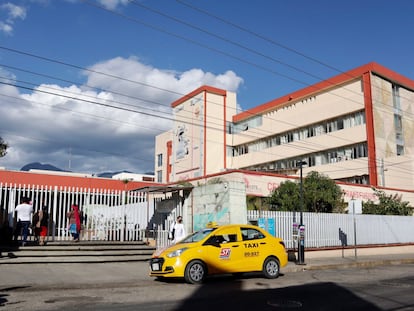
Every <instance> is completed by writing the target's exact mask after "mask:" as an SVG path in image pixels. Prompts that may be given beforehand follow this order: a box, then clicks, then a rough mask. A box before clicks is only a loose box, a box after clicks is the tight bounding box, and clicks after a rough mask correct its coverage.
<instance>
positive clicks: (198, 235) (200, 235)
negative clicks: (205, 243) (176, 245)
mask: <svg viewBox="0 0 414 311" xmlns="http://www.w3.org/2000/svg"><path fill="white" fill-rule="evenodd" d="M216 229H217V228H204V229H201V230H199V231H196V232H194V233H192V234H190V235H189V236H187V237H186V238H185V239H184V240H181V241H180V243H192V242H198V241H201V240H203V239H204V238H205V237H206V236H207V235H209V234H210V233H211V232H213V231H214V230H216Z"/></svg>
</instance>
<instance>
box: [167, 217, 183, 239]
mask: <svg viewBox="0 0 414 311" xmlns="http://www.w3.org/2000/svg"><path fill="white" fill-rule="evenodd" d="M170 234H172V237H173V243H177V242H179V241H181V240H182V239H184V238H185V237H186V235H187V234H186V232H185V228H184V224H183V217H181V216H178V217H177V221H176V222H175V223H174V224H173V225H172V226H171V228H170Z"/></svg>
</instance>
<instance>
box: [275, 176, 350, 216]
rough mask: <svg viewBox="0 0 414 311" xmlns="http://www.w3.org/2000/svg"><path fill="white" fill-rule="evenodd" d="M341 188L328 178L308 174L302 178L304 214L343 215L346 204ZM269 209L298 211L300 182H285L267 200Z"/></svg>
mask: <svg viewBox="0 0 414 311" xmlns="http://www.w3.org/2000/svg"><path fill="white" fill-rule="evenodd" d="M342 195H343V193H342V190H341V188H340V187H339V186H338V185H337V184H336V183H335V182H334V181H333V180H331V179H329V178H328V177H326V176H324V175H321V174H319V173H318V172H310V173H309V174H308V175H307V176H306V177H305V178H303V201H304V209H303V211H304V212H323V213H332V212H335V213H343V212H345V207H346V204H345V203H344V202H343V199H342ZM268 204H269V206H270V207H271V209H275V210H280V211H299V210H300V180H298V181H297V182H292V181H285V182H282V183H281V184H280V186H279V187H278V188H276V189H275V190H274V191H273V192H272V194H271V195H270V197H269V198H268Z"/></svg>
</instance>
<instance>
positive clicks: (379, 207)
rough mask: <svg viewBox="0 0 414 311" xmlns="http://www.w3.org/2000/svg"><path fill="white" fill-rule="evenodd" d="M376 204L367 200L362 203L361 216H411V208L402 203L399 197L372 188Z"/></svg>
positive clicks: (406, 203)
mask: <svg viewBox="0 0 414 311" xmlns="http://www.w3.org/2000/svg"><path fill="white" fill-rule="evenodd" d="M372 190H373V191H374V193H375V195H376V196H377V198H378V203H377V204H376V203H374V202H373V201H371V200H369V201H367V202H363V203H362V213H363V214H376V215H400V216H411V215H412V214H413V208H412V207H411V206H410V203H409V202H406V201H402V198H401V195H398V194H394V195H393V194H390V195H387V194H386V193H385V192H384V191H382V190H378V189H375V188H372Z"/></svg>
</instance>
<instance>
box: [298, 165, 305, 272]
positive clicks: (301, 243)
mask: <svg viewBox="0 0 414 311" xmlns="http://www.w3.org/2000/svg"><path fill="white" fill-rule="evenodd" d="M297 164H299V168H300V223H299V232H298V234H299V237H298V261H297V264H298V265H304V264H305V225H304V224H303V174H302V167H303V165H306V164H307V163H306V162H305V161H299V162H298V163H297Z"/></svg>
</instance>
